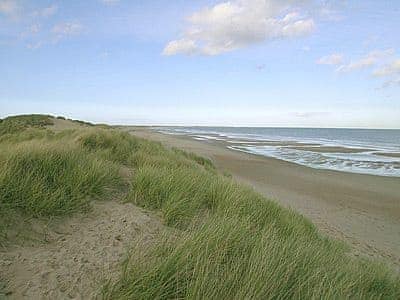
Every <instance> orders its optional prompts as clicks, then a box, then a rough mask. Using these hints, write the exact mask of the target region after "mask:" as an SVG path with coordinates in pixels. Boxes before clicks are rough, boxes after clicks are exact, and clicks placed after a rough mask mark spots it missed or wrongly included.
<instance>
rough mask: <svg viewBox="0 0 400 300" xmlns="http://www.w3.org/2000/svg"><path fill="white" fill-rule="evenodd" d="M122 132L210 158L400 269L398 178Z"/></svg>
mask: <svg viewBox="0 0 400 300" xmlns="http://www.w3.org/2000/svg"><path fill="white" fill-rule="evenodd" d="M125 130H133V131H132V133H133V134H135V135H137V136H141V137H145V138H149V139H153V140H157V141H161V142H162V143H164V144H166V145H169V146H175V147H179V148H183V149H185V150H188V151H192V152H195V153H197V154H199V155H202V156H206V157H209V158H211V159H212V160H213V161H214V163H215V164H216V165H217V167H218V168H220V169H221V170H224V171H227V172H229V173H230V174H232V175H233V176H234V177H235V178H236V179H238V180H239V181H242V182H244V183H246V184H250V185H252V186H253V187H254V188H255V189H256V190H258V191H259V192H261V193H262V194H264V195H265V196H267V197H269V198H271V199H274V200H276V201H278V202H279V203H281V204H283V205H285V206H288V207H292V208H294V209H295V210H297V211H299V212H300V213H302V214H303V215H305V216H306V217H308V218H309V219H311V220H312V221H313V222H314V224H316V225H317V226H318V227H319V228H320V230H322V231H323V232H325V233H327V234H329V235H331V236H334V237H336V238H340V239H344V240H346V241H347V242H348V243H350V244H351V245H353V249H354V250H355V252H356V253H362V254H366V255H368V256H372V257H374V258H382V259H384V260H385V261H387V262H389V263H390V264H393V265H395V266H396V267H395V268H396V269H399V268H400V178H390V177H381V176H372V175H362V174H352V173H344V172H336V171H328V170H317V169H312V168H308V167H304V166H300V165H296V164H293V163H288V162H284V161H281V160H277V159H273V158H266V157H262V156H257V155H251V154H247V153H242V152H238V151H233V150H229V149H227V148H226V144H224V143H222V142H217V141H196V140H193V139H192V138H189V137H183V136H173V135H167V134H160V133H157V132H154V131H151V130H149V129H146V128H125Z"/></svg>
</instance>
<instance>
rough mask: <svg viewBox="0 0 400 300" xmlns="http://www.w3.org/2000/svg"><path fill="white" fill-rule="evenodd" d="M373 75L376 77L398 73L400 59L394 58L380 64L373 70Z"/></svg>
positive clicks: (399, 70)
mask: <svg viewBox="0 0 400 300" xmlns="http://www.w3.org/2000/svg"><path fill="white" fill-rule="evenodd" d="M373 75H374V76H377V77H387V76H392V75H400V59H395V60H393V61H391V62H390V63H388V64H386V65H384V66H381V67H380V68H378V69H376V70H375V71H374V72H373Z"/></svg>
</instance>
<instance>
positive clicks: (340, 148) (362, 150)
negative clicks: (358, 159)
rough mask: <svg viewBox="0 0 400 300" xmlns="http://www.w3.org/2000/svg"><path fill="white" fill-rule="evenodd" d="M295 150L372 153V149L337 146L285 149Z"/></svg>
mask: <svg viewBox="0 0 400 300" xmlns="http://www.w3.org/2000/svg"><path fill="white" fill-rule="evenodd" d="M287 148H290V149H295V150H303V151H311V152H321V153H362V152H368V151H374V150H372V149H364V148H346V147H338V146H318V147H297V146H295V147H287Z"/></svg>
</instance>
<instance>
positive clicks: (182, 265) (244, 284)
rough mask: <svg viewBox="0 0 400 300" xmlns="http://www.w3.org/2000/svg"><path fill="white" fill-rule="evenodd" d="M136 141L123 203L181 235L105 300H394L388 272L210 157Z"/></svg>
mask: <svg viewBox="0 0 400 300" xmlns="http://www.w3.org/2000/svg"><path fill="white" fill-rule="evenodd" d="M141 143H142V142H139V146H138V148H137V150H136V152H135V156H134V158H135V159H134V166H135V167H136V169H135V175H134V177H133V180H132V186H131V190H130V192H129V194H128V196H127V200H128V201H132V202H134V203H135V204H137V205H140V206H142V207H144V208H146V209H152V210H157V211H160V212H161V213H162V216H163V219H164V221H165V223H166V225H169V226H172V227H175V228H176V229H177V237H176V236H174V238H170V239H167V240H166V241H163V242H161V243H159V244H158V245H157V246H155V247H154V249H151V250H149V253H143V255H139V256H137V255H135V256H134V257H132V259H131V260H130V261H128V262H127V264H126V266H125V268H124V272H123V273H122V275H121V277H120V279H119V280H118V281H117V282H116V283H114V284H109V285H106V286H105V287H104V289H103V296H104V298H106V299H200V298H201V299H266V298H268V299H289V298H297V299H310V298H317V299H320V298H324V299H325V298H329V299H341V298H363V299H364V298H365V299H398V298H399V297H400V282H399V278H398V277H396V276H395V275H393V274H392V273H391V272H390V271H388V269H387V268H386V267H385V266H383V265H379V264H377V263H373V262H370V261H366V260H363V259H357V258H354V257H352V256H351V255H350V253H349V249H348V248H347V247H346V245H344V244H343V243H341V242H338V241H334V240H332V239H329V238H327V237H324V236H322V235H320V234H319V232H318V231H317V229H316V228H315V226H314V225H313V224H312V223H310V222H309V221H308V220H307V219H305V218H304V217H302V216H301V215H299V214H297V213H296V212H293V211H290V210H287V209H284V208H282V207H280V206H279V205H277V204H276V203H275V202H272V201H269V200H267V199H265V198H264V197H262V196H261V195H259V194H258V193H256V192H255V191H253V190H252V189H251V188H249V187H246V186H242V185H240V184H238V183H236V182H235V181H233V180H232V179H230V178H227V177H226V176H222V175H219V174H217V172H215V169H214V167H212V166H211V165H210V164H211V162H209V161H208V160H205V161H203V160H200V159H199V158H198V157H197V156H195V155H192V154H188V153H185V152H182V151H177V150H176V149H172V150H168V149H165V148H163V147H161V146H160V145H159V144H153V145H151V144H149V143H148V142H146V143H147V144H146V145H144V146H143V145H142V144H141ZM152 146H153V147H154V149H153V151H149V150H145V149H149V148H151V147H152ZM142 148H143V149H142Z"/></svg>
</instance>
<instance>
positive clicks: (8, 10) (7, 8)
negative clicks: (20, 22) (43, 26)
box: [0, 0, 20, 16]
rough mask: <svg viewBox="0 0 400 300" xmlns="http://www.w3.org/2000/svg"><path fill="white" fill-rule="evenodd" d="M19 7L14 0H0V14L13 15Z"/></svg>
mask: <svg viewBox="0 0 400 300" xmlns="http://www.w3.org/2000/svg"><path fill="white" fill-rule="evenodd" d="M19 9H20V7H19V5H18V3H17V1H15V0H0V14H2V15H5V16H15V15H16V14H17V12H18V11H19Z"/></svg>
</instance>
